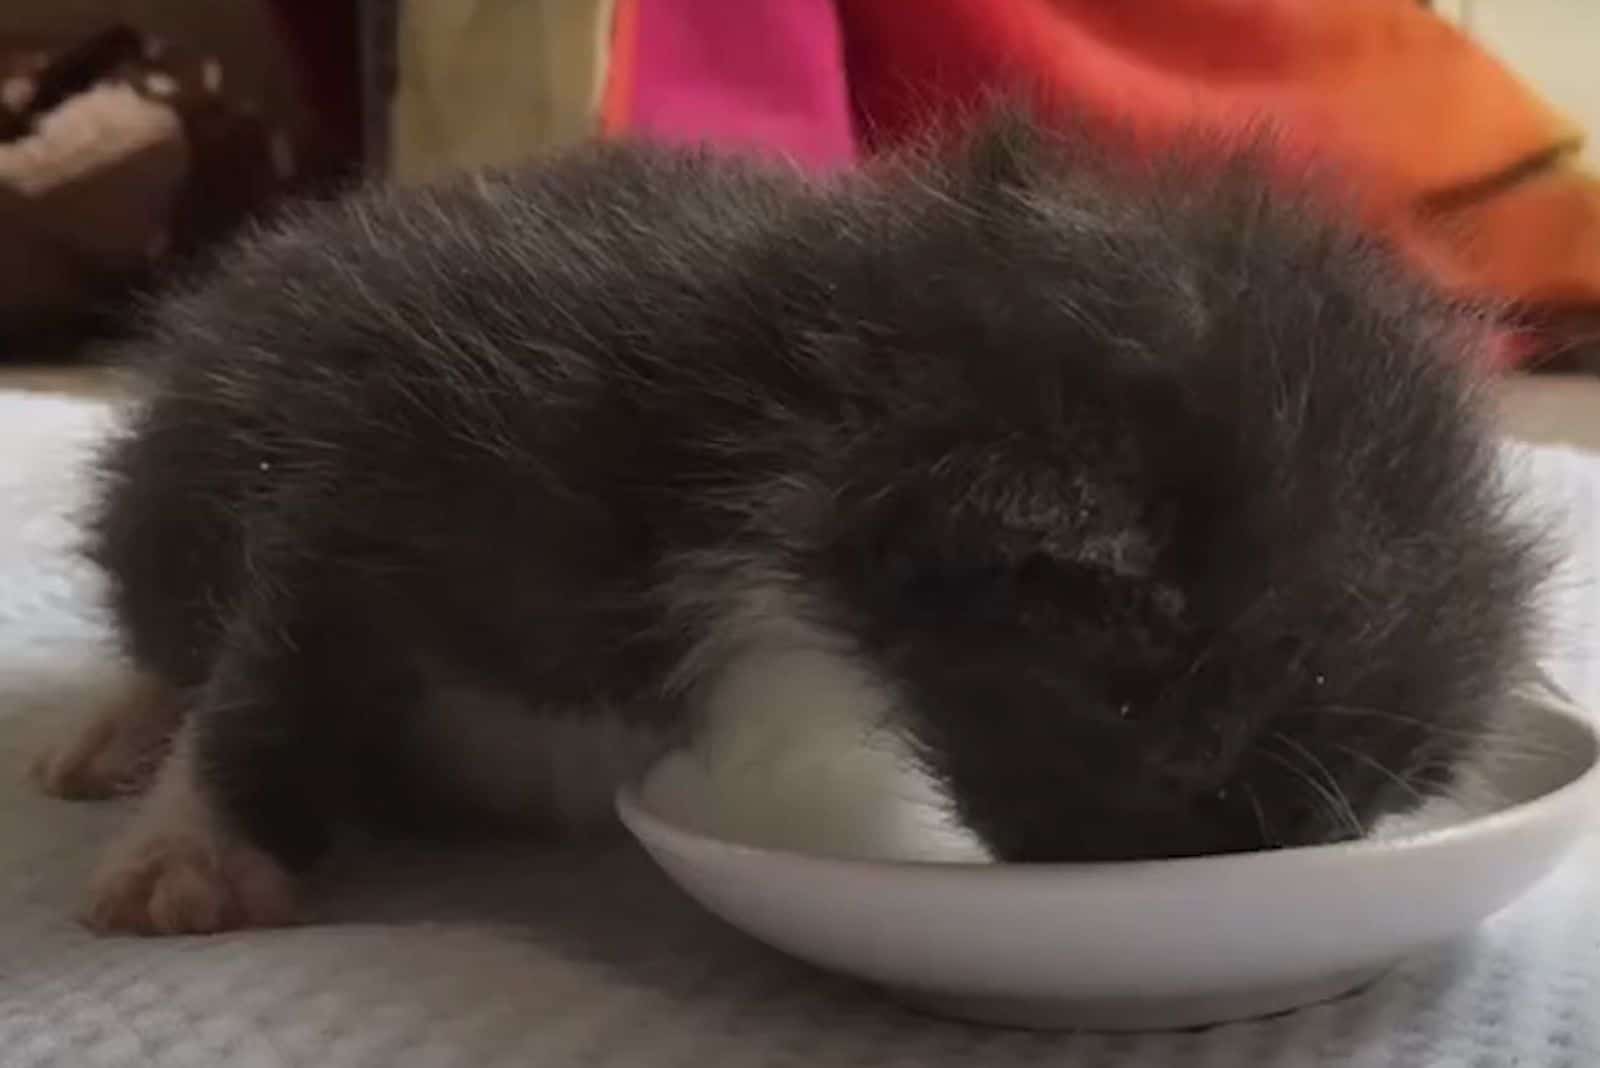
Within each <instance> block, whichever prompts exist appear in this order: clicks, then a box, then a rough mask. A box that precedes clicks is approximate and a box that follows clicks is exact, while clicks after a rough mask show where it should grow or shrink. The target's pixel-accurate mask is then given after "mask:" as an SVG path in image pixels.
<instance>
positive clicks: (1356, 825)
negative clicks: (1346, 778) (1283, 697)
mask: <svg viewBox="0 0 1600 1068" xmlns="http://www.w3.org/2000/svg"><path fill="white" fill-rule="evenodd" d="M1272 737H1274V738H1276V739H1277V740H1278V741H1279V742H1280V743H1282V744H1283V745H1286V746H1288V747H1289V748H1290V749H1291V750H1293V751H1294V752H1296V753H1298V754H1300V756H1301V757H1302V758H1303V759H1304V760H1305V761H1306V762H1307V763H1308V764H1310V765H1311V770H1312V772H1313V774H1315V775H1318V776H1320V777H1321V779H1322V781H1323V782H1324V783H1326V784H1327V787H1328V790H1329V792H1330V793H1332V794H1333V797H1334V799H1335V801H1337V802H1338V805H1339V808H1340V810H1341V812H1342V813H1343V814H1344V816H1345V817H1346V818H1347V819H1348V821H1349V823H1350V826H1351V827H1352V828H1353V829H1354V830H1355V832H1356V834H1357V835H1358V836H1365V835H1366V833H1367V829H1366V828H1365V827H1364V826H1362V824H1361V817H1360V816H1358V815H1356V810H1355V806H1353V805H1352V804H1350V798H1349V797H1347V796H1345V792H1344V790H1343V788H1342V787H1340V785H1339V780H1338V779H1337V778H1335V777H1334V774H1333V772H1331V771H1329V770H1328V765H1326V764H1324V763H1323V762H1322V760H1321V759H1320V758H1319V757H1318V756H1317V755H1316V754H1315V753H1313V752H1312V751H1311V750H1309V749H1307V748H1306V747H1305V746H1303V745H1301V744H1300V743H1299V742H1297V741H1295V740H1294V739H1293V738H1291V737H1289V736H1288V735H1287V734H1284V733H1283V732H1282V731H1273V732H1272Z"/></svg>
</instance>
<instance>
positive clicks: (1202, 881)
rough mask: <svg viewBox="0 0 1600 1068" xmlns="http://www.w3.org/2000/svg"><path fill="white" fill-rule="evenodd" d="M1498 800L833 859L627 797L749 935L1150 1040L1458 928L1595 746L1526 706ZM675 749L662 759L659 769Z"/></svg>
mask: <svg viewBox="0 0 1600 1068" xmlns="http://www.w3.org/2000/svg"><path fill="white" fill-rule="evenodd" d="M1519 703H1520V707H1519V708H1516V709H1514V710H1512V711H1513V713H1514V714H1513V715H1511V716H1509V717H1508V718H1507V722H1509V723H1513V724H1515V725H1516V731H1517V733H1518V738H1519V741H1520V743H1521V744H1519V745H1518V746H1517V747H1516V748H1517V751H1518V753H1519V754H1520V756H1519V759H1515V760H1506V761H1500V762H1498V763H1497V764H1496V765H1494V766H1490V767H1488V768H1486V774H1487V775H1488V776H1489V778H1490V779H1491V780H1492V781H1490V782H1488V783H1487V785H1488V786H1489V787H1490V788H1491V790H1492V792H1493V794H1494V796H1496V797H1498V798H1499V799H1500V802H1499V804H1498V805H1497V806H1496V807H1494V808H1493V809H1492V810H1491V811H1488V812H1485V813H1482V814H1478V815H1475V816H1472V817H1470V818H1467V819H1464V820H1461V821H1459V822H1452V823H1449V824H1447V825H1444V826H1435V827H1433V828H1431V829H1426V830H1418V831H1408V832H1403V833H1398V834H1394V835H1389V836H1379V837H1376V838H1372V839H1367V840H1363V841H1359V842H1351V843H1343V844H1338V845H1329V846H1316V847H1310V848H1301V849H1287V850H1280V851H1275V852H1261V853H1246V854H1235V855H1230V856H1217V857H1198V858H1186V859H1180V860H1160V861H1139V862H1133V863H1118V864H1030V865H1010V864H957V863H930V862H903V861H902V862H877V861H863V860H853V859H840V858H834V857H828V856H821V855H815V854H807V853H798V852H792V851H786V850H781V849H772V848H766V847H763V846H761V845H760V844H754V843H749V842H736V841H730V840H726V839H722V838H719V837H716V836H715V835H714V834H712V833H708V831H707V828H708V827H711V826H714V825H715V824H714V822H713V821H710V820H707V819H706V818H704V814H703V813H697V812H695V811H694V810H693V806H692V805H691V804H687V803H685V798H684V793H683V790H682V781H683V780H682V775H681V768H680V769H679V770H678V773H675V774H664V773H663V772H664V770H665V764H658V765H657V766H656V767H655V768H653V769H652V770H651V771H650V772H649V773H647V774H646V775H645V776H644V777H643V779H642V780H641V781H640V782H639V783H637V784H635V785H633V786H630V787H627V788H624V789H623V790H622V791H621V793H620V794H619V796H618V799H617V804H618V809H619V811H620V813H621V816H622V819H623V821H624V822H625V823H626V824H627V826H628V828H629V829H630V830H631V831H632V832H633V833H634V834H635V835H636V836H637V837H638V838H639V839H640V840H641V841H642V842H643V843H644V845H645V847H646V849H648V850H649V852H650V854H651V855H652V856H653V857H654V858H655V859H656V861H657V862H658V863H659V864H660V865H661V866H662V867H663V868H664V869H665V870H666V871H667V873H668V874H669V875H670V876H671V877H672V878H673V879H674V880H675V881H677V882H678V883H679V884H680V885H681V886H682V887H683V889H684V890H686V891H687V892H688V893H689V894H690V895H691V896H693V897H694V898H695V899H696V900H698V901H699V902H700V903H701V904H702V905H704V906H705V907H706V908H707V909H709V910H710V911H712V912H713V913H715V914H717V915H718V916H721V917H722V918H723V919H724V920H726V921H727V922H729V923H731V924H733V925H734V926H735V927H738V928H740V929H742V930H744V931H745V932H747V933H749V934H751V935H753V936H755V937H756V938H758V939H760V940H762V941H764V942H767V943H769V944H770V945H772V946H774V947H776V948H778V949H780V950H783V951H785V952H787V953H790V954H792V955H793V956H795V957H798V958H801V959H803V960H806V961H809V962H811V963H813V964H815V965H818V966H820V967H823V968H826V969H830V970H833V971H837V972H842V973H845V974H848V975H852V976H856V977H859V978H861V979H865V980H867V981H869V982H871V983H874V984H877V985H879V986H882V987H885V988H888V989H889V990H890V991H891V992H892V993H893V994H894V995H895V996H897V997H899V998H900V999H902V1000H903V1001H906V1002H909V1003H911V1004H913V1005H915V1006H918V1007H921V1008H924V1009H927V1010H931V1011H933V1012H936V1013H938V1014H941V1015H946V1016H953V1017H960V1018H965V1019H971V1020H979V1021H984V1022H989V1023H998V1024H1005V1025H1013V1026H1025V1027H1043V1028H1088V1029H1097V1030H1146V1029H1161V1028H1177V1027H1190V1026H1197V1025H1201V1024H1208V1023H1217V1022H1221V1021H1225V1020H1234V1019H1241V1018H1245V1017H1252V1016H1260V1015H1266V1014H1270V1013H1274V1012H1279V1011H1283V1010H1286V1009H1291V1008H1295V1007H1297V1006H1300V1005H1304V1004H1308V1003H1311V1002H1315V1001H1321V1000H1325V999H1327V998H1331V997H1335V996H1337V995H1340V994H1342V993H1345V992H1347V991H1350V990H1353V989H1355V988H1357V987H1359V986H1361V985H1362V984H1365V983H1367V982H1370V981H1371V980H1373V979H1374V978H1376V977H1378V976H1379V975H1381V974H1382V973H1383V972H1384V971H1386V970H1387V969H1389V968H1390V967H1392V966H1393V965H1395V964H1396V963H1398V962H1399V961H1401V960H1403V959H1405V958H1406V957H1408V956H1410V955H1412V954H1414V953H1417V952H1419V951H1423V950H1427V949H1429V948H1432V947H1435V946H1438V945H1440V944H1442V943H1445V942H1448V941H1450V940H1451V939H1453V938H1455V937H1457V936H1459V935H1461V934H1463V933H1465V932H1467V931H1469V930H1471V929H1472V928H1473V927H1475V926H1476V925H1477V924H1478V923H1480V922H1481V921H1482V920H1484V919H1485V918H1486V917H1488V916H1490V915H1491V914H1493V913H1494V912H1496V911H1498V910H1499V909H1501V908H1503V907H1504V906H1506V905H1508V904H1509V903H1510V902H1511V901H1513V900H1514V899H1515V898H1517V897H1518V896H1520V895H1521V894H1522V893H1523V892H1524V891H1526V890H1527V889H1529V888H1530V887H1531V886H1532V885H1533V884H1534V883H1535V882H1536V881H1538V880H1539V879H1540V878H1541V877H1542V876H1543V875H1545V874H1546V873H1547V872H1548V871H1549V870H1550V869H1551V868H1552V867H1553V866H1554V865H1555V864H1556V863H1557V862H1558V861H1559V860H1560V859H1561V857H1562V856H1563V854H1565V853H1566V852H1567V850H1568V849H1569V848H1570V847H1571V846H1572V845H1573V844H1574V842H1575V840H1576V839H1577V838H1578V836H1579V835H1580V834H1582V833H1584V831H1585V830H1586V829H1587V828H1589V827H1593V826H1594V825H1595V820H1596V818H1597V805H1596V801H1597V797H1600V737H1597V734H1596V731H1595V727H1594V726H1593V725H1592V724H1591V723H1590V722H1589V721H1588V720H1586V719H1585V717H1584V716H1583V715H1582V714H1581V713H1580V712H1579V711H1577V710H1576V709H1574V708H1573V707H1572V706H1571V704H1570V703H1569V702H1568V701H1566V700H1565V699H1564V698H1562V697H1561V696H1559V695H1557V694H1553V693H1548V692H1541V693H1539V694H1536V695H1529V696H1527V697H1525V698H1522V699H1520V701H1519ZM671 760H672V757H671V756H669V757H668V758H667V761H671Z"/></svg>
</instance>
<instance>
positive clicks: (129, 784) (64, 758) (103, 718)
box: [30, 673, 183, 801]
mask: <svg viewBox="0 0 1600 1068" xmlns="http://www.w3.org/2000/svg"><path fill="white" fill-rule="evenodd" d="M182 718H183V707H182V699H181V697H180V696H179V694H178V693H177V691H176V690H175V689H174V688H173V687H171V686H168V685H167V684H166V683H165V682H163V681H162V680H160V679H159V678H157V677H155V676H154V675H150V674H145V673H141V674H139V675H137V676H136V677H135V678H134V680H133V682H132V684H131V685H129V686H128V687H126V688H125V689H124V690H123V691H122V692H120V693H118V694H117V695H115V696H114V697H113V698H112V699H111V700H109V701H107V702H106V703H105V704H103V705H101V706H100V707H99V708H96V709H94V710H93V711H92V712H91V713H90V714H89V716H88V717H87V718H85V719H83V720H82V721H80V722H77V723H74V724H72V725H71V727H70V728H69V729H68V731H66V732H65V733H63V734H62V736H61V737H59V738H58V739H56V740H55V741H54V742H52V743H50V744H48V745H47V746H46V748H45V749H44V750H43V751H41V752H40V753H39V755H38V756H37V757H36V758H35V759H34V761H33V765H32V767H31V769H30V771H31V775H32V778H33V781H34V783H35V785H37V786H38V788H39V789H40V790H41V791H42V792H43V793H46V794H48V795H50V796H51V797H61V798H67V799H69V800H74V801H98V800H103V799H105V798H110V797H119V796H124V795H127V794H135V793H140V792H142V791H143V790H144V789H145V788H146V787H147V786H148V785H149V784H150V782H151V781H152V780H153V779H154V778H155V776H156V771H157V769H158V768H159V767H160V765H161V762H162V759H163V758H164V757H165V756H166V753H167V748H168V746H169V744H170V743H171V740H172V736H173V734H174V733H175V732H176V731H177V729H178V725H179V723H180V722H181V721H182Z"/></svg>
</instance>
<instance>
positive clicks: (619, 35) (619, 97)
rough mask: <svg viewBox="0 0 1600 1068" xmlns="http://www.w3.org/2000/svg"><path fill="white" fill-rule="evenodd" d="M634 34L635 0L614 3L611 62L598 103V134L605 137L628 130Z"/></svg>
mask: <svg viewBox="0 0 1600 1068" xmlns="http://www.w3.org/2000/svg"><path fill="white" fill-rule="evenodd" d="M638 34H639V0H616V7H614V8H613V9H612V13H611V58H610V62H609V64H608V65H607V67H606V84H605V92H604V95H603V96H602V98H601V100H600V131H601V133H603V134H605V135H606V136H607V137H617V136H620V135H621V134H622V133H624V132H625V131H626V130H627V129H628V119H629V118H630V116H629V110H630V104H631V103H632V101H633V71H634V52H635V49H636V48H637V47H638Z"/></svg>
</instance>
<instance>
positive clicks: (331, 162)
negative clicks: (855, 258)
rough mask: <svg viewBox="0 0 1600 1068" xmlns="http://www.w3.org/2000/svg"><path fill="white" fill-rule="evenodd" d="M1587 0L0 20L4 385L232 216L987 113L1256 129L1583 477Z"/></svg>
mask: <svg viewBox="0 0 1600 1068" xmlns="http://www.w3.org/2000/svg"><path fill="white" fill-rule="evenodd" d="M1597 61H1600V3H1597V2H1596V0H1454V2H1447V0H1436V2H1434V3H1432V4H1429V3H1419V2H1417V0H1337V2H1333V0H1151V2H1148V3H1140V4H1131V3H1128V4H1116V3H1106V2H1104V0H915V2H911V0H227V2H225V3H219V2H216V0H7V3H6V4H4V5H3V6H0V388H7V387H9V388H35V389H52V390H68V391H72V392H87V393H101V392H111V391H114V390H115V389H116V388H117V387H116V385H115V379H114V378H112V377H110V376H108V375H107V374H106V373H105V372H104V371H103V369H102V368H100V367H99V366H97V356H96V353H97V352H98V351H99V350H100V349H99V346H98V345H97V344H96V342H99V341H103V340H104V339H107V338H114V337H115V336H116V335H117V334H118V332H119V331H121V330H124V329H126V328H127V326H128V323H129V314H130V309H132V308H133V307H135V306H136V305H137V302H138V300H139V298H140V297H141V296H142V295H144V294H146V293H148V292H150V291H152V290H153V289H158V288H159V287H160V286H161V285H162V284H163V283H164V282H166V281H168V280H170V279H172V278H174V277H178V276H180V275H181V274H182V273H183V272H184V271H186V270H188V269H190V267H191V266H192V265H193V264H194V263H196V262H197V261H198V262H203V261H204V258H205V256H206V254H207V253H208V252H209V251H210V250H213V249H215V248H216V247H217V246H218V244H219V243H221V242H224V241H226V240H227V238H228V236H229V235H230V234H233V233H235V232H236V231H237V230H238V229H239V228H240V227H241V226H243V225H246V224H247V223H248V222H249V221H250V220H251V219H254V218H258V217H262V216H270V214H271V213H272V212H273V211H274V210H275V209H276V208H277V207H279V206H281V205H282V204H284V203H285V202H287V201H289V200H292V199H295V198H302V197H323V196H329V195H334V194H336V193H337V192H339V191H341V190H343V189H347V188H349V187H350V186H352V185H353V184H356V183H358V182H361V181H396V182H422V181H434V180H440V179H445V178H447V177H448V176H449V175H450V174H452V173H455V172H458V171H461V170H464V169H468V168H472V167H477V166H484V165H515V164H518V163H520V162H523V161H526V160H528V159H531V158H535V157H537V156H539V155H541V154H544V153H548V152H552V151H557V150H559V149H561V148H562V147H564V146H568V145H571V144H573V143H575V142H579V141H582V140H585V139H588V138H592V137H648V138H655V139H660V140H668V141H676V142H684V143H708V144H710V145H712V146H714V147H716V148H719V149H725V150H729V151H755V152H762V153H767V154H770V155H773V156H775V157H781V158H783V159H786V160H789V161H791V162H792V163H794V164H795V165H798V166H801V167H805V168H809V169H813V170H816V171H818V172H826V171H828V170H831V169H834V168H839V167H848V166H852V165H854V164H855V163H857V162H859V161H861V160H863V159H865V158H869V157H870V156H872V155H874V154H876V153H878V152H882V151H886V150H892V149H893V148H894V147H895V146H896V145H898V144H900V143H902V142H904V141H905V140H907V139H909V138H914V137H916V136H918V135H919V134H920V133H922V132H924V131H925V130H926V129H927V128H928V127H929V126H931V125H933V124H936V123H938V122H940V121H943V120H946V119H948V118H949V117H950V116H951V115H954V114H958V113H960V111H961V110H962V109H964V108H968V107H970V106H971V105H972V104H973V103H974V102H976V101H978V100H980V99H982V98H983V97H984V96H985V95H987V94H990V93H993V92H996V91H999V92H1005V93H1008V94H1012V95H1021V96H1024V97H1026V98H1028V99H1030V100H1031V101H1032V102H1033V103H1034V104H1035V105H1036V106H1037V107H1038V108H1039V110H1040V112H1041V114H1043V115H1044V116H1045V117H1046V118H1047V119H1053V120H1059V121H1062V122H1067V121H1072V120H1074V119H1075V118H1077V117H1079V116H1082V115H1089V116H1095V117H1106V118H1114V119H1117V120H1119V121H1125V122H1128V123H1131V124H1133V125H1135V126H1137V127H1139V128H1140V129H1141V130H1143V131H1144V132H1146V133H1148V135H1149V136H1150V137H1151V138H1152V139H1154V140H1156V141H1159V139H1160V138H1161V137H1162V136H1164V135H1168V134H1170V133H1171V132H1172V131H1174V130H1176V129H1178V128H1179V127H1182V126H1184V125H1188V124H1192V123H1196V122H1199V123H1206V124H1210V125H1218V126H1223V127H1228V126H1230V125H1242V124H1245V123H1248V122H1253V121H1257V120H1259V119H1261V118H1263V117H1264V118H1266V119H1268V120H1269V121H1271V122H1272V123H1273V124H1274V125H1275V126H1277V127H1278V128H1279V129H1280V130H1281V131H1283V133H1284V140H1285V143H1286V144H1288V145H1291V146H1295V147H1300V148H1304V149H1306V150H1307V151H1309V152H1312V153H1315V154H1317V155H1318V156H1321V157H1325V158H1327V159H1329V160H1331V161H1332V162H1334V163H1335V164H1336V165H1337V166H1339V167H1340V168H1341V170H1342V173H1345V174H1347V175H1348V176H1349V178H1350V181H1351V183H1352V185H1353V186H1359V187H1360V188H1361V189H1362V190H1363V191H1364V194H1365V199H1366V201H1367V202H1368V203H1369V204H1370V205H1371V219H1372V223H1373V225H1375V226H1379V227H1386V228H1389V229H1390V230H1391V231H1392V233H1393V236H1394V237H1395V239H1396V240H1397V241H1399V242H1400V243H1401V244H1402V245H1404V246H1405V247H1407V248H1408V249H1409V250H1410V251H1411V252H1412V253H1413V254H1414V255H1415V257H1416V258H1417V259H1418V261H1419V263H1421V264H1422V265H1423V267H1424V269H1426V270H1429V271H1432V272H1434V273H1435V274H1436V275H1437V276H1438V278H1439V279H1440V281H1441V283H1442V284H1444V285H1446V286H1447V287H1450V288H1453V289H1455V290H1458V291H1460V292H1462V293H1463V294H1465V295H1468V296H1472V297H1477V298H1485V299H1488V300H1491V301H1495V302H1498V303H1500V304H1501V305H1502V306H1504V307H1505V308H1507V309H1508V311H1509V313H1510V315H1509V326H1510V328H1509V329H1508V331H1507V335H1506V344H1505V351H1504V353H1503V355H1502V358H1501V361H1500V364H1501V366H1500V368H1499V370H1500V371H1501V373H1502V383H1503V389H1502V390H1501V393H1502V396H1503V398H1504V402H1505V405H1506V410H1507V418H1508V422H1509V424H1510V426H1511V428H1512V429H1513V431H1514V432H1516V433H1518V434H1520V435H1522V436H1524V437H1529V438H1534V439H1538V440H1545V441H1565V442H1569V443H1576V444H1584V445H1588V446H1591V447H1595V448H1600V180H1597V179H1596V177H1595V168H1594V160H1596V159H1597V158H1600V156H1597V154H1596V152H1595V149H1594V147H1593V142H1592V139H1591V138H1590V136H1589V135H1590V133H1591V131H1597V130H1600V70H1597V68H1600V63H1597Z"/></svg>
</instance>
